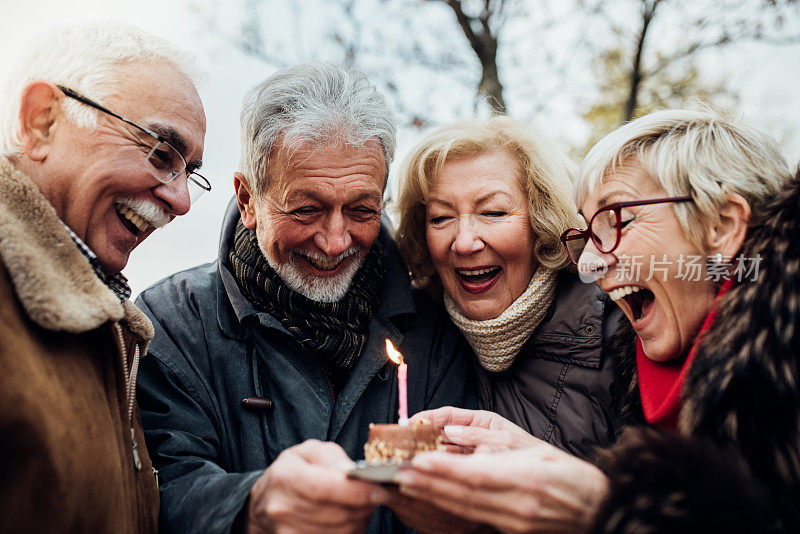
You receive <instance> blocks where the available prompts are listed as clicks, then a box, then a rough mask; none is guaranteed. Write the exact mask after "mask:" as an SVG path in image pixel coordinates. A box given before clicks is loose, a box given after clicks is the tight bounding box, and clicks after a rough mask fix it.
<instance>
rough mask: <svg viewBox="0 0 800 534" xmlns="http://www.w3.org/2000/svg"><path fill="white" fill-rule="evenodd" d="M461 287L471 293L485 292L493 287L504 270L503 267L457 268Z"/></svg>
mask: <svg viewBox="0 0 800 534" xmlns="http://www.w3.org/2000/svg"><path fill="white" fill-rule="evenodd" d="M455 271H456V276H457V277H458V281H459V282H460V283H461V287H463V288H464V290H465V291H467V292H469V293H483V292H484V291H488V290H489V289H491V288H492V286H493V285H494V284H495V282H497V280H498V279H499V278H500V273H501V272H502V271H503V269H502V268H501V267H497V266H492V267H480V268H475V269H456V270H455Z"/></svg>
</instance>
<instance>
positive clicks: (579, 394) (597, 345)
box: [475, 270, 622, 458]
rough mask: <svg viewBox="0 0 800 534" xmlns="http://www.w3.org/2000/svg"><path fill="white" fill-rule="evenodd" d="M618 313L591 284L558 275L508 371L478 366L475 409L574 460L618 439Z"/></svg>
mask: <svg viewBox="0 0 800 534" xmlns="http://www.w3.org/2000/svg"><path fill="white" fill-rule="evenodd" d="M621 316H622V312H621V311H620V309H619V308H618V307H617V306H616V304H614V303H613V301H611V299H610V298H609V297H608V296H607V295H606V294H605V293H604V292H603V291H602V290H601V289H600V288H599V287H598V286H597V284H595V283H588V284H587V283H583V282H582V281H581V280H580V278H578V276H577V275H576V274H575V273H574V272H571V271H568V270H564V271H562V272H561V273H559V277H558V286H557V288H556V294H555V297H554V298H553V303H552V304H551V305H550V309H549V310H548V311H547V315H546V316H545V317H544V319H543V320H542V323H541V324H540V325H539V326H538V327H537V328H536V330H534V331H533V333H532V334H531V336H530V337H529V338H528V340H527V341H526V342H525V344H524V345H523V347H522V349H521V351H520V354H519V355H518V356H517V358H516V359H515V360H514V363H513V364H512V365H511V367H510V368H509V369H508V370H506V371H503V372H500V373H492V372H489V371H486V370H484V369H483V368H482V367H480V364H479V363H478V362H477V359H476V362H475V365H476V367H477V375H478V378H479V381H478V384H479V389H478V404H479V405H480V407H481V408H482V409H485V410H490V411H493V412H497V413H499V414H500V415H502V416H503V417H505V418H506V419H509V420H510V421H512V422H513V423H515V424H517V425H519V426H520V427H522V428H523V429H525V430H526V431H527V432H529V433H530V434H532V435H534V436H536V437H537V438H539V439H542V440H544V441H547V442H548V443H551V444H553V445H555V446H556V447H558V448H560V449H563V450H566V451H568V452H570V453H572V454H575V455H577V456H579V457H582V458H586V457H591V456H592V455H593V454H594V452H595V448H597V447H607V446H609V445H611V444H612V443H613V442H614V441H615V438H616V428H615V423H616V420H617V414H616V412H615V409H614V407H613V406H612V397H611V384H612V382H613V379H614V363H613V359H614V353H613V351H612V350H611V343H612V338H613V334H614V332H615V327H616V325H617V324H618V321H619V318H620V317H621Z"/></svg>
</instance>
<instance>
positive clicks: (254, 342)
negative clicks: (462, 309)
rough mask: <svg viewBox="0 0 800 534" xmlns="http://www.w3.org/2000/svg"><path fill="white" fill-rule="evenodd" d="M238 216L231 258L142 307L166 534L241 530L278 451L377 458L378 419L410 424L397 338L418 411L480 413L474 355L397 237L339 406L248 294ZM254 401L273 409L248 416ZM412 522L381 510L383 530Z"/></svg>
mask: <svg viewBox="0 0 800 534" xmlns="http://www.w3.org/2000/svg"><path fill="white" fill-rule="evenodd" d="M238 219H239V213H238V211H237V210H236V206H235V204H232V205H231V207H230V208H229V210H228V213H227V214H226V218H225V222H224V224H223V229H222V237H221V244H220V253H219V259H218V260H217V261H216V262H214V263H212V264H208V265H204V266H200V267H197V268H194V269H190V270H188V271H184V272H182V273H178V274H176V275H173V276H171V277H170V278H168V279H166V280H164V281H162V282H160V283H158V284H156V285H155V286H153V287H152V288H151V289H148V290H147V291H145V292H144V293H142V295H141V297H140V299H139V303H140V305H141V306H142V309H143V310H144V311H145V313H146V314H148V315H149V316H150V318H151V319H152V321H153V324H154V327H155V339H154V341H153V343H152V345H151V347H150V355H151V356H152V357H148V360H149V361H148V362H147V364H146V365H144V366H143V368H142V370H141V380H140V390H139V395H140V402H141V407H142V416H143V420H144V425H145V429H146V437H147V440H148V444H149V445H150V448H151V451H152V457H153V460H154V463H155V465H156V467H157V468H158V469H159V472H160V475H161V480H162V486H161V498H162V508H161V510H162V513H161V527H162V528H163V530H164V531H166V532H184V533H188V532H196V533H204V534H205V533H213V532H228V531H230V530H231V527H232V525H233V523H234V519H235V518H236V516H237V514H238V513H239V512H240V510H241V509H242V507H243V505H244V504H245V501H246V499H247V497H248V494H249V492H250V489H251V487H252V485H253V484H254V482H255V480H256V479H257V478H258V477H259V476H260V475H261V473H262V471H263V470H264V469H265V468H266V467H267V466H269V464H270V463H271V462H272V461H273V460H275V458H276V457H277V456H278V454H279V453H280V452H281V451H283V450H284V449H286V448H288V447H291V446H292V445H295V444H298V443H301V442H302V441H305V440H307V439H311V438H314V439H318V440H327V441H334V442H336V443H338V444H339V445H341V446H342V447H343V448H344V450H345V451H346V452H347V453H348V454H349V455H350V456H351V457H352V458H353V459H360V458H363V455H364V449H363V446H364V443H365V442H366V440H367V435H368V431H369V428H368V425H369V423H394V422H397V408H398V406H397V371H396V369H397V367H396V365H394V364H392V363H391V362H388V360H387V357H386V354H385V342H384V340H385V339H386V338H389V339H391V340H392V342H393V343H394V344H395V346H396V347H397V348H398V350H400V351H401V352H402V353H403V355H404V356H405V359H406V363H408V409H409V413H414V412H418V411H420V410H424V409H428V408H436V407H440V406H445V405H455V406H466V407H474V406H475V400H474V394H472V393H471V392H470V391H467V388H468V385H467V384H468V380H467V376H468V372H469V360H468V358H467V357H466V354H467V353H468V351H469V348H468V346H467V345H466V342H465V341H464V340H463V339H462V338H461V336H460V335H459V333H458V331H457V330H455V328H454V327H453V326H452V325H450V322H449V318H448V317H447V314H446V312H445V311H444V309H443V307H441V306H437V305H434V304H433V303H432V302H431V301H430V300H428V299H427V297H426V296H425V295H424V294H422V293H416V292H415V293H412V291H411V289H410V285H409V281H408V275H407V272H406V269H405V266H404V265H403V263H402V262H401V260H400V257H399V254H398V253H397V249H396V247H395V245H394V243H393V242H392V241H391V238H389V237H388V236H387V235H386V233H385V232H384V231H382V232H381V235H380V236H379V239H381V240H382V241H383V245H384V250H385V251H386V258H387V265H388V271H387V278H386V284H385V288H384V292H383V297H382V299H381V306H380V308H379V309H378V311H377V312H376V314H375V316H374V317H373V319H372V322H371V323H370V335H369V339H368V341H367V345H366V348H365V349H364V352H363V353H362V355H361V357H360V359H359V360H358V362H357V363H356V364H355V366H354V368H353V371H352V375H351V376H350V379H349V381H348V382H347V383H346V385H345V386H344V389H343V390H342V391H341V393H340V394H339V395H338V397H337V399H336V402H335V403H334V402H333V397H332V393H331V389H330V386H329V384H328V381H327V379H326V376H325V373H324V371H323V369H322V367H321V366H320V365H319V364H318V363H317V361H316V360H315V358H314V357H313V356H312V355H311V354H309V353H308V352H307V351H305V350H304V349H303V348H302V346H301V345H300V344H299V343H298V342H297V341H296V340H295V339H294V338H293V337H292V336H291V335H290V334H289V332H288V331H287V330H286V329H285V328H283V326H282V325H281V324H280V322H279V321H278V320H277V319H275V318H273V317H272V316H271V315H269V314H267V313H262V312H259V311H257V310H256V309H255V308H254V307H253V306H252V305H251V304H250V303H249V302H248V301H247V300H246V299H245V298H244V297H243V296H242V294H241V292H240V291H239V288H238V286H237V284H236V282H235V281H234V279H233V277H232V275H231V272H230V268H229V265H228V260H227V257H228V253H229V251H230V247H231V246H232V243H233V234H234V231H235V227H236V222H237V221H238ZM245 397H264V398H268V399H270V400H271V401H273V402H274V408H273V409H271V410H269V411H253V410H248V409H245V408H243V406H242V399H243V398H245ZM399 525H400V524H399V521H398V520H397V519H396V518H395V517H394V516H393V515H392V514H391V512H390V511H389V510H388V509H379V510H378V511H377V512H376V514H375V516H374V517H373V519H372V522H371V523H370V531H371V532H391V531H393V530H395V529H396V528H399Z"/></svg>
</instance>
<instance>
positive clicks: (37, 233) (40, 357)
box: [0, 24, 211, 533]
mask: <svg viewBox="0 0 800 534" xmlns="http://www.w3.org/2000/svg"><path fill="white" fill-rule="evenodd" d="M195 69H196V68H195V66H194V60H193V58H192V57H191V56H190V55H188V54H187V53H185V52H183V51H181V50H180V49H178V48H176V47H174V46H173V45H171V44H169V43H168V42H166V41H164V40H162V39H160V38H157V37H155V36H152V35H149V34H147V33H144V32H142V31H140V30H138V29H135V28H132V27H128V26H117V25H109V24H101V25H91V26H80V27H73V28H64V29H59V30H56V31H53V32H51V33H49V34H47V35H46V36H43V37H42V38H39V39H38V40H37V41H36V42H35V43H32V44H31V46H29V47H27V48H26V49H25V51H24V56H23V58H22V60H21V62H20V63H19V65H18V67H17V69H16V71H15V72H14V73H13V75H12V76H11V78H10V79H9V80H8V83H7V85H6V89H5V91H4V92H3V93H2V96H0V154H2V155H0V475H1V476H2V482H0V532H15V533H19V532H36V533H41V532H117V533H133V532H155V531H156V530H157V517H158V489H157V482H156V478H155V476H154V475H155V473H154V469H153V467H152V464H151V462H150V459H149V457H148V454H147V450H146V448H145V442H144V436H143V433H142V428H141V423H140V418H139V414H138V409H137V404H136V399H135V391H136V377H137V370H138V367H139V359H140V358H141V357H142V356H143V355H144V353H145V351H146V348H147V344H148V343H149V341H150V340H151V339H152V337H153V327H152V325H151V323H150V321H149V320H148V319H147V318H146V317H145V316H144V315H143V314H142V313H141V312H140V311H139V310H138V309H137V308H136V307H135V306H134V305H133V304H132V303H131V301H130V300H129V298H130V293H131V292H130V288H129V287H128V285H127V281H126V279H125V277H124V276H123V275H122V274H120V271H121V270H122V269H123V268H124V267H125V265H126V263H127V262H128V256H129V254H130V253H131V251H132V250H133V249H134V248H135V247H136V246H137V245H138V244H139V243H141V242H142V241H143V240H144V239H146V238H147V236H149V235H150V234H151V233H152V232H153V231H154V230H155V229H156V228H159V227H161V226H163V225H165V224H167V223H168V222H170V221H171V220H172V219H173V218H174V217H176V216H178V215H183V214H185V213H186V212H188V211H189V208H190V206H191V203H192V202H193V200H195V199H196V198H197V196H199V194H200V193H202V192H203V191H207V190H209V189H210V188H211V187H210V184H209V183H208V181H207V180H206V179H205V178H203V177H202V176H200V175H199V174H197V172H196V171H197V169H198V167H199V166H200V164H201V158H202V154H203V140H204V136H205V127H206V123H205V114H204V111H203V106H202V103H201V101H200V97H199V96H198V94H197V91H196V90H195V87H194V82H193V79H195V78H196V76H197V74H196V70H195Z"/></svg>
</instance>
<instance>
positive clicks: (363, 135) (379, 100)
mask: <svg viewBox="0 0 800 534" xmlns="http://www.w3.org/2000/svg"><path fill="white" fill-rule="evenodd" d="M279 139H280V140H281V143H282V146H283V147H284V148H288V149H292V148H293V147H294V148H296V147H299V146H301V145H305V144H311V145H320V144H321V143H327V142H336V143H341V144H343V145H350V146H356V147H361V146H363V145H364V144H365V143H367V142H369V141H378V142H379V143H380V145H381V148H382V149H383V156H384V163H385V167H386V174H387V176H388V173H389V164H390V163H391V162H392V160H393V159H394V150H395V125H394V117H393V115H392V112H391V110H390V109H389V107H388V105H387V104H386V99H385V98H384V97H383V95H381V94H380V93H379V92H378V90H377V89H376V88H375V86H374V85H373V84H372V83H370V82H369V80H367V77H366V76H365V75H364V74H363V73H362V72H360V71H357V70H353V69H347V68H344V67H340V66H338V65H333V64H331V63H327V62H324V61H320V60H316V61H310V62H307V63H301V64H298V65H295V66H292V67H289V68H286V69H283V70H280V71H278V72H276V73H275V74H273V75H272V76H270V77H269V78H267V79H266V80H264V81H263V82H262V83H260V84H258V85H256V86H255V87H253V88H252V89H251V90H250V92H249V93H248V94H247V95H246V96H245V99H244V106H243V108H242V114H241V143H242V156H241V161H240V172H241V173H242V174H243V175H244V179H245V181H246V182H247V184H248V185H249V186H250V188H251V189H252V191H253V193H254V194H255V195H256V196H259V195H260V194H261V193H262V192H263V191H264V190H265V189H266V185H267V182H268V179H269V177H268V175H267V174H268V164H269V158H270V155H271V153H272V150H273V149H274V148H276V143H277V142H278V140H279Z"/></svg>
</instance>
